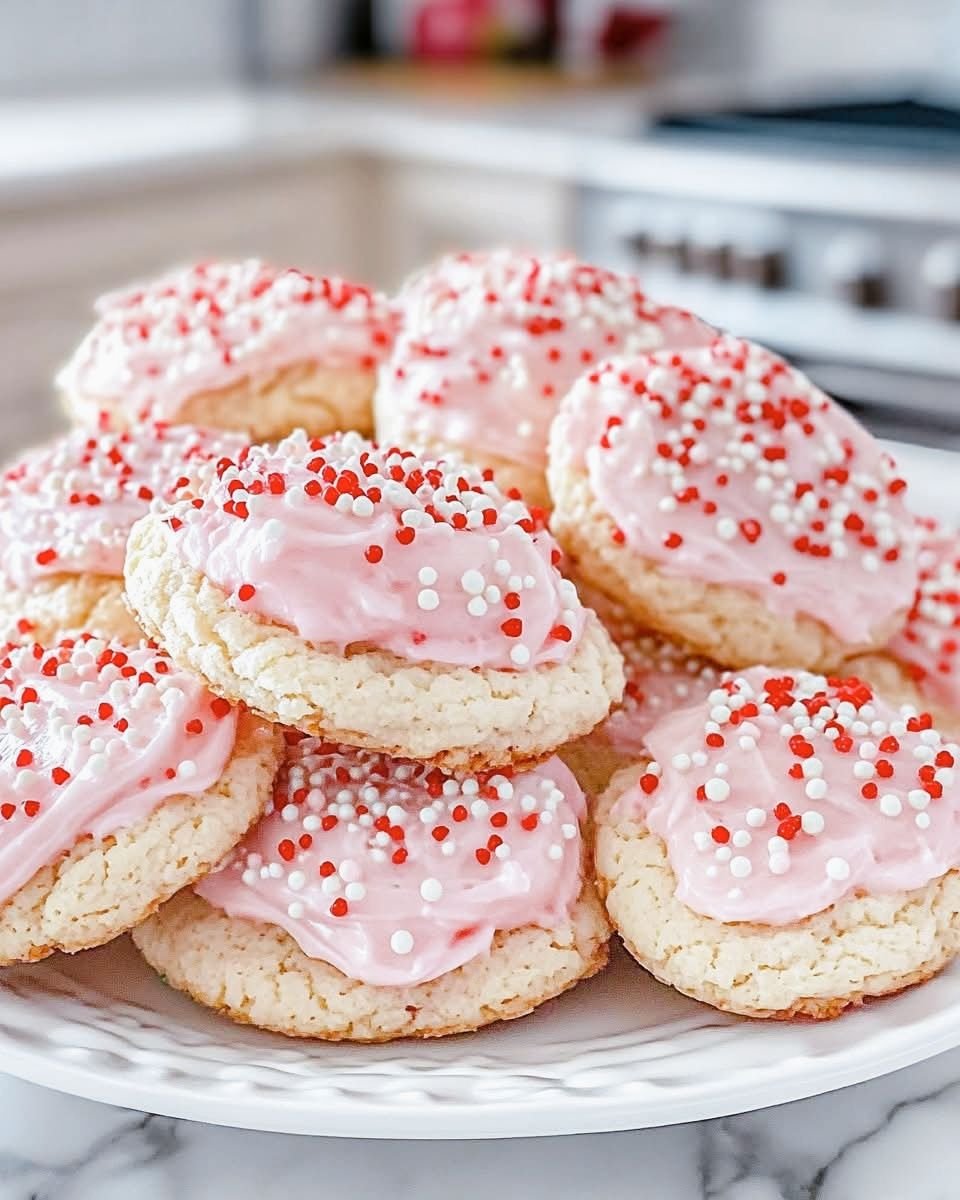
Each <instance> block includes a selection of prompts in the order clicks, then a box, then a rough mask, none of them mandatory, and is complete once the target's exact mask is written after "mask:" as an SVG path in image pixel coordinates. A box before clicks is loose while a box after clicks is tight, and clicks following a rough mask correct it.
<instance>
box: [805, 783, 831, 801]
mask: <svg viewBox="0 0 960 1200" xmlns="http://www.w3.org/2000/svg"><path fill="white" fill-rule="evenodd" d="M803 790H804V792H806V794H807V799H808V800H823V799H824V797H825V796H826V794H827V781H826V780H825V779H809V780H808V781H807V786H806V787H805V788H804V789H803Z"/></svg>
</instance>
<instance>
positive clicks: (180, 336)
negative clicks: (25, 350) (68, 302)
mask: <svg viewBox="0 0 960 1200" xmlns="http://www.w3.org/2000/svg"><path fill="white" fill-rule="evenodd" d="M97 313H98V320H97V323H96V324H95V325H94V327H93V329H92V330H91V331H90V333H89V334H87V336H86V338H85V339H84V340H83V342H81V344H80V346H79V347H78V349H77V351H76V352H75V354H74V356H73V358H72V359H71V360H70V362H69V363H67V365H66V366H65V367H64V368H63V370H62V371H61V372H60V375H59V377H58V380H57V383H58V385H59V386H60V388H61V389H62V390H63V391H65V392H67V393H69V394H70V396H71V397H72V400H73V402H74V404H75V405H76V406H77V407H78V409H79V410H80V411H81V415H83V416H84V417H85V418H86V419H87V420H88V421H89V423H91V424H93V423H95V422H96V421H97V420H98V419H99V417H100V410H101V408H102V406H103V405H104V403H106V402H109V403H111V404H116V403H122V404H123V406H124V408H125V409H127V410H128V411H129V413H130V414H131V415H136V416H143V415H146V414H150V415H152V416H154V417H157V418H163V419H167V420H171V419H174V418H175V417H176V416H177V414H178V413H179V411H180V409H181V408H182V407H183V405H184V403H185V402H186V401H187V400H188V399H189V398H190V397H191V396H194V395H197V394H199V393H201V392H207V391H211V390H215V389H218V388H225V387H229V386H230V385H231V384H235V383H238V382H239V381H240V380H242V379H245V378H247V377H249V376H260V375H267V374H269V373H271V372H273V371H277V370H280V369H282V368H284V367H288V366H291V365H293V364H294V363H300V362H316V363H318V364H320V365H321V366H323V367H330V368H340V367H359V368H366V369H369V370H373V369H374V368H375V367H376V366H377V364H378V363H379V362H380V361H381V360H382V359H383V358H384V356H385V355H386V354H387V352H388V351H389V349H390V346H391V344H392V342H393V338H394V335H395V332H396V324H397V318H396V315H395V312H394V310H393V309H392V308H391V306H390V304H389V303H388V301H387V299H386V297H384V296H383V295H381V294H380V293H378V292H371V291H370V290H369V289H368V288H365V287H361V286H359V285H358V284H354V283H348V282H346V281H345V280H343V279H339V278H336V277H322V276H321V277H316V276H313V275H308V274H306V273H305V272H303V271H298V270H296V269H295V268H293V267H289V268H287V269H281V268H279V267H273V266H270V265H268V264H267V263H263V262H260V261H259V260H257V259H249V260H247V261H246V262H238V263H198V264H196V265H195V266H191V267H187V268H184V269H181V270H177V271H173V272H171V273H170V274H167V275H162V276H161V277H160V278H158V279H155V280H152V281H151V282H150V283H146V284H143V285H142V286H139V287H130V288H126V289H124V290H123V291H118V292H113V293H111V294H110V295H107V296H104V297H102V298H101V299H100V300H99V301H98V303H97Z"/></svg>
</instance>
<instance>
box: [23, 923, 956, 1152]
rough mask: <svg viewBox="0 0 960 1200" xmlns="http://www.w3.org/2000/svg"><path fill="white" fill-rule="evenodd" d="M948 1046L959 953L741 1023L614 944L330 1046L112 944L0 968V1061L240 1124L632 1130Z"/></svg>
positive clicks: (854, 1077) (486, 1131) (140, 1103)
mask: <svg viewBox="0 0 960 1200" xmlns="http://www.w3.org/2000/svg"><path fill="white" fill-rule="evenodd" d="M956 1045H960V963H958V964H955V966H954V967H953V968H952V969H951V970H950V971H948V972H946V973H945V974H944V975H941V976H940V977H939V978H937V979H935V980H933V981H932V982H931V983H929V984H926V985H925V986H923V987H921V988H916V989H914V990H912V991H910V992H906V993H904V994H903V995H902V996H897V997H893V998H891V999H889V1000H883V1001H878V1002H876V1003H874V1004H871V1005H868V1006H867V1007H866V1008H864V1009H863V1010H861V1011H859V1012H854V1013H850V1014H848V1015H847V1016H845V1017H843V1018H842V1019H841V1020H839V1021H832V1022H820V1023H790V1024H781V1023H778V1022H748V1021H742V1020H739V1019H737V1018H733V1017H726V1016H724V1015H722V1014H721V1013H717V1012H715V1011H714V1010H713V1009H711V1008H708V1007H706V1006H705V1005H701V1004H697V1003H696V1002H694V1001H692V1000H687V999H685V998H684V997H682V996H680V995H678V994H677V993H676V992H673V991H671V990H670V989H669V988H665V987H662V986H661V985H659V984H657V983H655V982H653V980H652V979H650V978H649V977H648V976H647V975H646V974H645V973H644V972H643V971H641V970H640V969H639V968H638V967H637V966H636V965H635V964H634V963H633V962H632V961H631V960H629V959H628V958H627V957H626V955H623V954H621V955H617V956H616V959H615V961H614V963H613V964H612V966H611V968H610V970H608V971H606V972H604V974H603V975H601V976H600V977H598V978H597V979H595V980H592V981H590V982H589V983H587V984H584V985H583V986H581V987H578V988H576V989H574V991H572V992H570V993H569V994H568V995H566V996H564V997H562V998H561V999H559V1000H556V1001H553V1002H552V1003H551V1004H548V1005H546V1006H544V1007H543V1008H542V1009H540V1010H539V1011H538V1012H536V1013H534V1014H533V1015H532V1016H530V1017H526V1018H524V1019H523V1020H520V1021H513V1022H510V1023H509V1024H506V1025H501V1026H495V1027H493V1028H491V1029H488V1030H485V1031H483V1032H481V1033H477V1034H471V1035H468V1036H463V1037H455V1038H446V1039H441V1040H439V1041H433V1042H395V1043H393V1044H390V1045H386V1046H350V1045H336V1044H329V1045H326V1044H321V1043H309V1042H298V1041H293V1040H288V1039H286V1038H282V1037H279V1036H276V1035H273V1034H265V1033H261V1032H260V1031H259V1030H256V1029H246V1028H242V1027H240V1026H235V1025H232V1024H231V1023H230V1022H228V1021H226V1020H224V1019H222V1018H220V1017H218V1016H216V1015H215V1014H213V1013H211V1012H208V1011H207V1010H205V1009H202V1008H200V1007H198V1006H196V1005H194V1004H193V1003H192V1002H191V1001H190V1000H188V999H187V998H186V997H184V996H182V995H180V994H179V993H177V992H174V991H173V990H172V989H170V988H168V987H165V986H164V985H163V984H162V983H161V982H160V981H159V979H158V978H157V977H156V976H155V975H154V974H153V972H152V971H150V970H149V968H147V967H146V965H145V964H144V963H143V961H142V960H141V959H140V957H139V955H138V954H137V952H136V951H135V950H134V948H133V946H132V944H131V943H130V942H129V941H128V940H127V939H126V938H124V939H122V940H120V941H118V942H115V943H113V944H112V945H110V946H105V947H103V948H102V949H100V950H93V951H89V952H88V953H86V954H81V955H76V956H74V957H73V958H65V957H56V958H53V959H50V960H48V961H47V962H45V963H39V964H37V965H35V966H32V967H18V968H12V969H10V970H8V971H5V972H4V973H3V976H2V980H0V1063H2V1066H3V1069H4V1070H5V1071H8V1072H10V1073H12V1074H15V1075H19V1076H21V1077H23V1078H24V1079H29V1080H32V1081H33V1082H35V1083H40V1084H45V1085H47V1086H49V1087H54V1088H58V1089H60V1090H61V1091H67V1092H72V1093H75V1094H77V1095H81V1096H86V1097H88V1098H90V1099H94V1100H103V1101H108V1102H109V1103H111V1104H119V1105H124V1106H126V1107H129V1108H137V1109H145V1110H147V1111H149V1112H154V1113H161V1114H164V1115H168V1116H177V1117H188V1118H191V1119H193V1120H197V1121H208V1122H213V1123H216V1124H223V1125H238V1126H242V1127H244V1128H249V1129H264V1130H280V1131H284V1132H290V1133H314V1134H333V1135H340V1136H357V1137H387V1138H481V1137H521V1136H530V1135H534V1134H552V1133H582V1132H593V1131H597V1130H612V1129H636V1128H642V1127H645V1126H651V1125H667V1124H671V1123H674V1122H678V1121H693V1120H697V1119H700V1118H704V1117H715V1116H720V1115H724V1114H727V1113H733V1112H745V1111H747V1110H749V1109H752V1108H761V1107H765V1106H767V1105H770V1104H779V1103H781V1102H783V1101H787V1100H796V1099H799V1098H800V1097H802V1096H810V1095H814V1094H818V1093H820V1092H825V1091H830V1090H832V1089H833V1088H838V1087H843V1086H844V1085H846V1084H850V1083H857V1082H859V1081H861V1080H864V1079H869V1078H871V1077H873V1076H876V1075H882V1074H885V1073H886V1072H888V1071H893V1070H896V1069H897V1068H899V1067H904V1066H907V1065H908V1064H910V1063H914V1062H918V1061H919V1060H921V1059H923V1058H927V1057H929V1056H931V1055H933V1054H936V1053H938V1052H939V1051H941V1050H947V1049H949V1048H951V1047H953V1046H956Z"/></svg>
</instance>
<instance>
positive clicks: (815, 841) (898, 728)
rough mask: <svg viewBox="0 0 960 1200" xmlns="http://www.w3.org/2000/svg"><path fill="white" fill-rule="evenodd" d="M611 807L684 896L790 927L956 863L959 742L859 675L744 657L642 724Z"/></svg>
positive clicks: (908, 885) (702, 907)
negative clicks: (746, 664) (642, 755)
mask: <svg viewBox="0 0 960 1200" xmlns="http://www.w3.org/2000/svg"><path fill="white" fill-rule="evenodd" d="M647 745H648V746H649V747H650V752H651V753H652V754H653V756H654V759H655V761H654V762H653V763H651V765H650V766H649V767H648V768H647V770H646V772H645V773H644V774H643V775H641V777H640V779H639V781H638V783H637V785H636V786H635V787H633V788H632V789H631V790H630V791H628V792H627V793H625V794H624V795H623V796H622V797H621V798H620V800H619V801H618V803H617V806H616V808H615V811H614V818H615V819H618V820H619V819H623V818H634V817H641V818H642V819H643V820H644V821H645V822H646V824H647V826H648V827H649V828H650V829H651V830H652V831H653V832H654V833H656V834H658V835H659V836H660V837H661V838H663V840H664V842H665V843H666V846H667V852H668V855H669V858H670V864H671V866H672V868H673V870H674V873H675V874H676V877H677V891H676V894H677V896H678V898H679V899H680V900H682V901H683V903H684V904H686V905H688V906H689V907H690V908H692V909H694V910H695V911H696V912H699V913H702V914H703V915H704V916H707V917H712V918H714V919H715V920H718V921H727V922H731V921H753V922H757V923H759V924H765V925H788V924H791V923H793V922H795V921H800V920H802V919H803V918H804V917H807V916H810V915H811V914H813V913H816V912H820V911H821V910H822V909H825V908H828V907H829V906H830V905H832V904H835V903H837V901H840V900H843V899H844V898H846V897H848V896H852V895H854V894H857V893H864V892H865V893H868V894H871V895H882V894H885V893H890V892H897V891H910V890H911V889H914V888H919V887H923V886H924V885H925V884H927V883H929V882H930V881H931V880H932V879H936V878H938V877H939V876H941V875H943V874H944V873H945V872H947V871H949V870H951V869H954V868H956V867H957V866H960V780H958V778H957V772H956V769H955V763H956V760H957V757H958V755H960V748H958V747H957V746H956V745H955V744H954V743H947V742H945V741H944V740H943V738H942V737H941V736H940V734H939V733H938V732H937V731H936V729H934V728H933V722H932V720H931V718H930V716H929V714H925V713H923V714H917V712H916V709H914V708H912V707H909V706H904V707H902V708H894V707H892V706H891V705H890V704H888V703H886V702H885V701H884V700H883V699H882V697H880V696H876V695H874V693H873V692H872V691H871V689H870V687H869V686H868V685H867V684H865V683H863V682H862V681H861V680H859V679H825V678H824V677H823V676H822V675H811V674H807V673H805V672H801V673H799V674H797V675H795V676H786V675H780V676H777V675H772V674H771V673H770V671H769V670H768V668H765V667H753V668H751V669H750V670H749V671H747V672H745V673H744V674H743V675H740V676H736V677H734V676H733V675H727V676H725V679H724V682H723V683H722V684H721V685H720V686H719V687H718V688H717V689H716V690H715V691H713V692H712V693H711V694H710V696H709V697H708V698H707V700H706V701H704V702H701V703H698V704H692V705H690V706H688V707H686V708H682V709H677V710H675V711H674V712H672V713H670V714H668V715H667V716H665V717H664V718H663V719H662V720H660V721H658V722H657V724H656V725H654V727H653V728H652V729H651V730H649V732H648V733H647Z"/></svg>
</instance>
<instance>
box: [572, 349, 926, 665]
mask: <svg viewBox="0 0 960 1200" xmlns="http://www.w3.org/2000/svg"><path fill="white" fill-rule="evenodd" d="M549 477H550V487H551V490H552V493H553V501H554V505H555V511H554V514H553V518H552V522H551V523H552V528H553V530H554V532H555V534H556V536H557V538H558V540H559V541H560V543H561V545H562V546H563V547H564V549H565V550H567V551H568V553H569V554H570V557H571V559H572V560H573V563H574V567H573V569H574V570H575V571H576V572H577V573H578V575H580V576H582V577H584V578H585V579H586V580H587V581H588V582H590V583H592V584H593V585H594V586H596V587H598V588H600V589H601V590H603V591H605V592H607V593H608V594H609V595H612V596H614V597H616V598H617V599H618V600H620V602H621V603H622V604H623V605H624V606H625V607H626V608H628V610H629V611H630V613H631V614H632V616H633V617H634V619H635V620H636V621H637V622H638V623H639V624H641V625H644V626H647V627H649V628H651V629H655V630H658V631H659V632H661V633H663V634H664V635H665V636H666V637H671V638H673V639H675V640H677V641H680V642H683V643H685V644H687V645H689V646H690V647H691V648H692V649H695V650H697V651H699V652H700V653H701V654H704V655H705V656H707V657H709V658H711V659H713V660H714V661H715V662H719V663H722V664H724V665H726V666H747V665H750V664H751V663H756V662H766V663H772V664H780V665H791V664H796V663H799V664H801V665H802V666H805V667H808V668H810V669H813V668H814V667H821V666H829V665H832V664H834V663H836V662H838V661H840V660H842V659H843V658H844V657H846V656H849V655H850V654H851V653H853V652H856V651H858V650H865V649H870V648H874V647H879V646H882V645H884V643H885V642H886V641H887V640H888V639H889V638H890V636H891V635H892V634H893V633H894V632H896V630H897V629H898V628H899V626H900V625H901V624H902V623H903V620H904V618H905V616H906V613H907V611H908V610H909V608H910V605H911V603H912V601H913V593H914V589H915V587H916V583H917V561H916V535H915V531H914V527H913V518H912V517H911V515H910V514H909V512H908V511H907V508H906V506H905V504H904V491H905V488H906V484H905V483H904V481H903V480H902V479H901V478H900V477H899V476H898V475H897V472H896V468H895V466H894V464H893V463H892V461H891V460H890V458H889V457H888V456H887V455H886V454H885V453H884V452H883V451H882V450H881V448H880V446H879V445H878V443H877V442H876V441H875V440H874V439H873V438H872V437H871V436H870V435H869V434H868V433H867V432H866V430H864V429H863V428H862V426H860V425H859V424H858V423H857V422H856V421H855V420H854V419H853V417H851V416H850V415H849V414H848V413H846V412H844V410H843V409H841V408H840V406H839V405H837V404H836V403H835V402H834V401H833V400H831V399H830V398H829V397H828V396H826V395H825V394H824V393H823V392H821V391H820V390H819V389H818V388H816V387H814V385H813V384H812V383H811V382H810V381H809V380H808V379H807V378H806V377H805V376H803V375H802V374H801V373H800V372H799V371H796V370H794V369H793V368H792V367H790V366H789V365H788V364H787V363H786V362H784V361H783V360H782V359H780V358H778V357H777V356H776V355H774V354H771V353H770V352H769V351H768V350H764V349H763V348H762V347H760V346H756V345H753V344H752V343H750V342H744V341H740V340H739V339H737V338H733V337H728V336H724V337H720V338H717V339H716V341H715V342H714V343H713V344H712V345H711V346H710V347H709V348H705V349H704V348H701V349H695V350H688V351H685V352H683V353H676V354H668V353H665V352H664V353H657V354H650V355H644V356H640V357H636V358H631V359H627V358H624V359H618V360H615V361H612V362H609V363H606V364H604V365H603V366H601V367H599V368H598V369H597V370H596V371H593V372H591V373H589V374H588V375H585V376H583V378H581V379H580V380H579V382H578V383H577V384H576V385H575V386H574V388H573V389H572V391H571V392H570V394H569V395H568V396H567V397H566V399H565V400H564V401H563V404H562V405H561V409H560V413H559V415H558V416H557V419H556V421H555V423H554V426H553V430H552V433H551V440H550V470H549Z"/></svg>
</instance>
